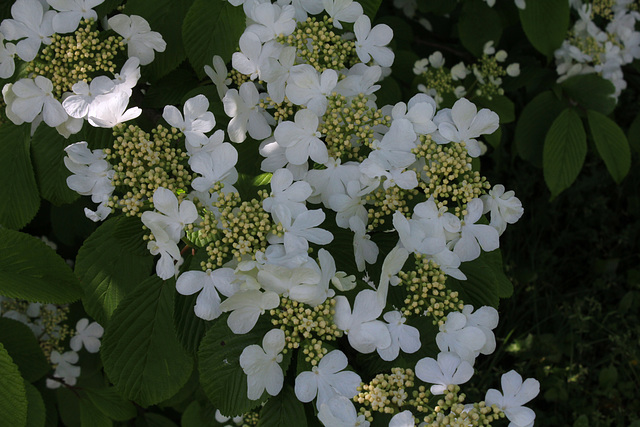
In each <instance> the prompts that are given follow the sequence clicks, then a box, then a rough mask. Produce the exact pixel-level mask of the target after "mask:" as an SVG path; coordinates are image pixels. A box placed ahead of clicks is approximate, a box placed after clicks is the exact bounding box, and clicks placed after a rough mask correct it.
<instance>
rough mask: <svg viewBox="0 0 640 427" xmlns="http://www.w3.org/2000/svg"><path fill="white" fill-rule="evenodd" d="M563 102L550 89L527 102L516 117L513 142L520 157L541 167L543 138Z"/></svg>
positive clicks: (561, 108)
mask: <svg viewBox="0 0 640 427" xmlns="http://www.w3.org/2000/svg"><path fill="white" fill-rule="evenodd" d="M564 108H565V104H564V103H563V102H562V101H560V100H559V99H558V98H557V97H556V96H555V95H554V94H553V92H551V91H546V92H542V93H541V94H539V95H538V96H536V97H535V98H533V99H532V100H531V102H529V103H528V104H527V105H526V107H524V110H522V113H521V114H520V118H519V119H518V124H517V125H516V133H515V144H516V148H517V150H518V154H519V155H520V157H522V158H523V159H525V160H526V161H528V162H530V163H532V164H533V165H534V166H537V167H542V151H543V147H544V139H545V136H546V135H547V131H548V130H549V128H550V127H551V124H552V123H553V121H554V120H555V119H556V118H557V117H558V115H559V114H560V112H561V111H562V110H564Z"/></svg>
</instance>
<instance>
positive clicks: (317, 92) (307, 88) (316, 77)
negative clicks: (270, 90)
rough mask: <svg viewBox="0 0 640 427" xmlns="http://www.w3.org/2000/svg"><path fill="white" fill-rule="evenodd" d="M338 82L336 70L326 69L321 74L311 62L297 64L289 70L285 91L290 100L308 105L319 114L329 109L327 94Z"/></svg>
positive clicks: (297, 103)
mask: <svg viewBox="0 0 640 427" xmlns="http://www.w3.org/2000/svg"><path fill="white" fill-rule="evenodd" d="M337 83H338V73H337V72H336V71H335V70H331V69H328V70H325V71H323V72H322V74H320V73H319V72H318V71H316V69H315V68H313V67H312V66H311V65H309V64H301V65H296V66H294V67H292V68H291V71H290V72H289V81H288V82H287V88H286V90H285V93H286V95H287V98H289V101H291V102H293V103H294V104H296V105H306V106H307V108H308V109H309V110H311V111H313V112H314V113H315V114H316V115H317V116H322V115H323V114H324V113H325V111H326V110H327V96H328V95H330V94H331V93H332V92H333V90H334V88H335V87H336V85H337Z"/></svg>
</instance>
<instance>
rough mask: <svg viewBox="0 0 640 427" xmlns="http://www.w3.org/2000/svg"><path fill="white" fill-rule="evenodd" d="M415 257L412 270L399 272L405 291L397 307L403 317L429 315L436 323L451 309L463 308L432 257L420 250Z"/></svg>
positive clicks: (440, 321) (456, 294)
mask: <svg viewBox="0 0 640 427" xmlns="http://www.w3.org/2000/svg"><path fill="white" fill-rule="evenodd" d="M415 259H416V267H415V269H414V270H412V271H409V272H404V271H401V272H399V273H398V277H399V278H400V280H401V281H402V282H401V283H402V284H403V285H404V287H405V289H406V292H407V296H406V297H405V299H404V305H403V306H402V307H401V308H400V311H401V312H402V314H403V316H405V317H410V316H431V317H432V318H433V323H434V324H438V325H439V324H441V323H442V322H443V319H444V318H445V316H446V314H447V313H449V312H450V311H457V310H462V308H463V307H464V303H463V302H462V301H461V300H460V298H459V297H458V292H455V291H451V290H450V289H447V287H446V280H447V276H446V275H445V273H444V272H443V271H442V270H441V269H440V268H439V267H438V265H437V264H436V263H435V262H434V261H432V260H428V259H426V258H425V257H424V256H423V255H422V254H419V253H416V254H415Z"/></svg>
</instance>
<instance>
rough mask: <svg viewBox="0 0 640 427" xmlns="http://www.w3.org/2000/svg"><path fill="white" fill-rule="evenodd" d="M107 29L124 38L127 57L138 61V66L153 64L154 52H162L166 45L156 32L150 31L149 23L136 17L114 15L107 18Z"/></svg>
mask: <svg viewBox="0 0 640 427" xmlns="http://www.w3.org/2000/svg"><path fill="white" fill-rule="evenodd" d="M108 22H109V27H111V29H113V31H115V32H116V33H118V34H120V35H121V36H122V38H124V43H125V44H126V45H127V46H128V52H127V53H128V55H129V57H132V56H135V57H137V58H138V59H140V65H148V64H150V63H151V62H153V58H154V56H155V53H154V51H157V52H164V50H165V49H166V47H167V43H166V42H165V41H164V40H163V39H162V35H161V34H160V33H158V32H157V31H151V27H150V26H149V23H148V22H147V21H146V19H144V18H143V17H141V16H138V15H131V16H127V15H122V14H120V15H116V16H113V17H111V18H109V21H108Z"/></svg>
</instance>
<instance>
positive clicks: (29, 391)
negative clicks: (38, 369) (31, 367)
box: [24, 381, 47, 427]
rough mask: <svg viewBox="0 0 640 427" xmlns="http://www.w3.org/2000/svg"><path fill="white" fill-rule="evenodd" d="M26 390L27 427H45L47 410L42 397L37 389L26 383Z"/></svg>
mask: <svg viewBox="0 0 640 427" xmlns="http://www.w3.org/2000/svg"><path fill="white" fill-rule="evenodd" d="M24 390H25V394H26V396H27V424H26V426H27V427H43V426H44V423H45V421H46V418H47V417H46V410H45V407H44V401H43V400H42V395H41V394H40V392H39V391H38V389H37V388H35V387H34V386H32V385H31V384H30V383H28V382H26V381H25V382H24Z"/></svg>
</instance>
